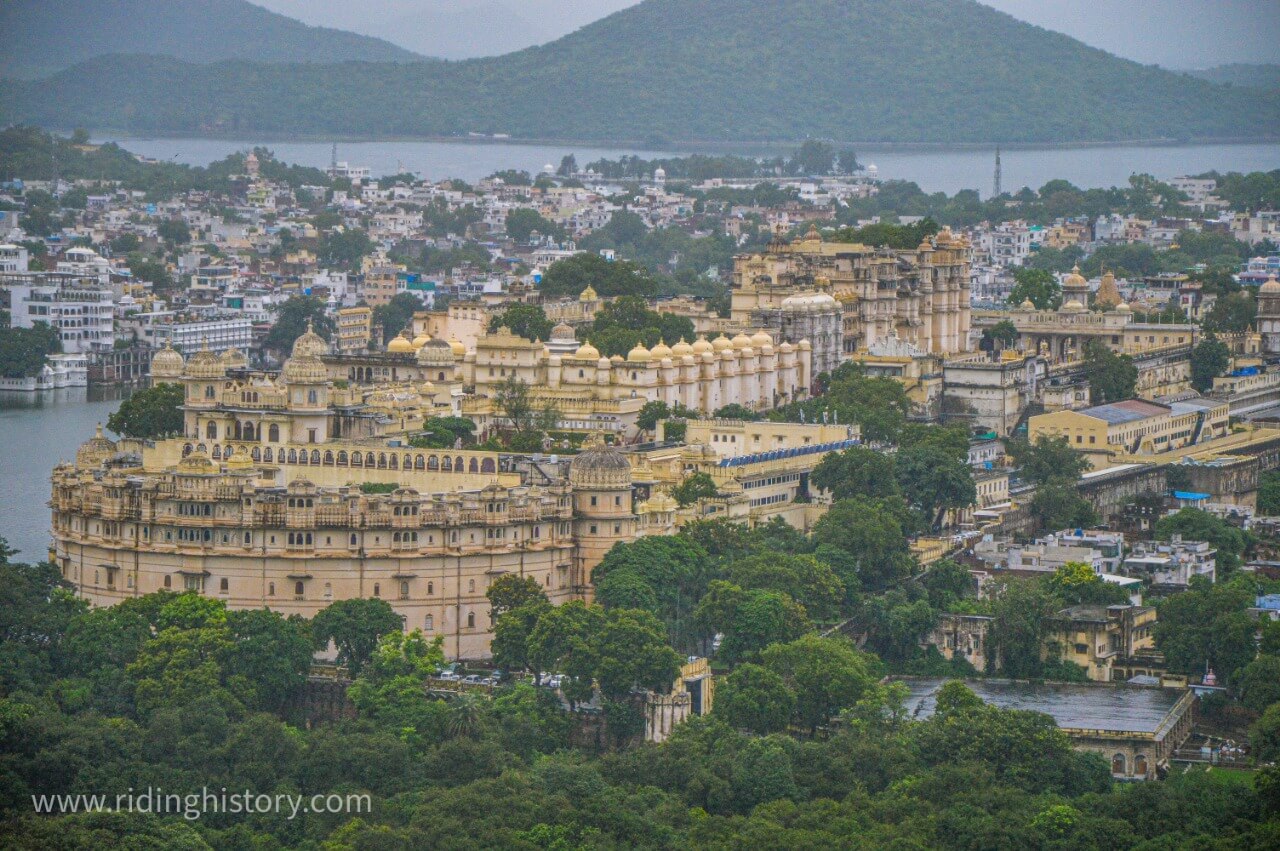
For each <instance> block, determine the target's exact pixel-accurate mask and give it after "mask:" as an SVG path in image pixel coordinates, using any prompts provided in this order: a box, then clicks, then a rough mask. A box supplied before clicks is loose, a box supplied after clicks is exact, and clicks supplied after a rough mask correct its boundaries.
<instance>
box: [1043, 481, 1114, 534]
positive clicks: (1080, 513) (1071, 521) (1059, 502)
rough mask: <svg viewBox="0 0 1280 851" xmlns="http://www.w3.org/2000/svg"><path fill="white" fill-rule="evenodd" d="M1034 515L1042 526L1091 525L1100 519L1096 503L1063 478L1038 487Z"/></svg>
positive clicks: (1052, 527)
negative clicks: (1094, 505) (1083, 495)
mask: <svg viewBox="0 0 1280 851" xmlns="http://www.w3.org/2000/svg"><path fill="white" fill-rule="evenodd" d="M1031 514H1032V516H1033V517H1035V518H1036V521H1037V523H1038V524H1039V528H1041V529H1053V530H1057V529H1073V528H1088V527H1089V526H1092V525H1094V524H1095V523H1097V522H1098V514H1097V512H1096V511H1094V509H1093V505H1092V504H1091V503H1090V502H1089V500H1087V499H1085V498H1084V497H1082V496H1081V495H1080V492H1079V491H1078V490H1077V489H1076V485H1075V483H1073V482H1068V481H1064V480H1061V479H1055V480H1051V481H1049V482H1046V483H1044V484H1042V485H1040V486H1039V487H1037V488H1036V493H1035V496H1033V497H1032V498H1031Z"/></svg>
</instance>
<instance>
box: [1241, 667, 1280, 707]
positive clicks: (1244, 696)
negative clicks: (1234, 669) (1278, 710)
mask: <svg viewBox="0 0 1280 851" xmlns="http://www.w3.org/2000/svg"><path fill="white" fill-rule="evenodd" d="M1235 684H1236V687H1237V688H1238V689H1239V691H1240V702H1241V703H1242V704H1244V706H1245V707H1246V708H1248V709H1252V710H1253V711H1254V712H1262V711H1264V710H1265V709H1266V708H1267V707H1268V706H1270V705H1271V704H1273V703H1280V656H1272V655H1265V656H1259V657H1258V658H1256V659H1254V660H1253V661H1252V662H1250V663H1249V664H1248V665H1245V666H1244V667H1243V668H1242V669H1240V672H1239V674H1238V675H1237V676H1236V678H1235Z"/></svg>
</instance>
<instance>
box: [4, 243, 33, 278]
mask: <svg viewBox="0 0 1280 851" xmlns="http://www.w3.org/2000/svg"><path fill="white" fill-rule="evenodd" d="M29 263H30V256H29V255H28V254H27V249H25V248H23V247H22V246H21V245H11V244H8V243H6V244H4V245H0V272H25V271H27V268H28V264H29Z"/></svg>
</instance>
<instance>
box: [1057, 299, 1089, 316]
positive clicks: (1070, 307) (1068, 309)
mask: <svg viewBox="0 0 1280 851" xmlns="http://www.w3.org/2000/svg"><path fill="white" fill-rule="evenodd" d="M1084 310H1085V306H1084V305H1083V304H1081V303H1080V302H1079V301H1077V300H1076V299H1072V300H1071V301H1069V302H1067V303H1066V304H1064V305H1062V312H1063V313H1082V312H1084Z"/></svg>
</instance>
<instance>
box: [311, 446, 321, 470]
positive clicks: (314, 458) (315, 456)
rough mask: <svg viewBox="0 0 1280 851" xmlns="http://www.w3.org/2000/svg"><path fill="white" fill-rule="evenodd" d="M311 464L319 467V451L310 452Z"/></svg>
mask: <svg viewBox="0 0 1280 851" xmlns="http://www.w3.org/2000/svg"><path fill="white" fill-rule="evenodd" d="M311 463H312V464H313V465H314V466H316V467H319V466H320V450H319V449H312V450H311Z"/></svg>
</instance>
